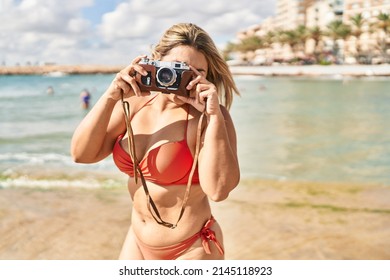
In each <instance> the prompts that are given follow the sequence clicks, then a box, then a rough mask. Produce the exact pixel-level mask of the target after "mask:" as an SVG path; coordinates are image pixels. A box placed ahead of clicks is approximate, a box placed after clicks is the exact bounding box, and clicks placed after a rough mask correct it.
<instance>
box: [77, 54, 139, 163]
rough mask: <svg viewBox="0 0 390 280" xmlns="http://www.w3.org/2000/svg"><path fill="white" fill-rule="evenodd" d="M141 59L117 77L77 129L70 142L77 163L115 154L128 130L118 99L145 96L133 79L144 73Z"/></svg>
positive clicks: (93, 160) (90, 161) (94, 160)
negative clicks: (121, 135) (114, 150)
mask: <svg viewBox="0 0 390 280" xmlns="http://www.w3.org/2000/svg"><path fill="white" fill-rule="evenodd" d="M142 57H143V56H139V57H137V58H135V59H134V60H133V62H132V63H131V64H130V65H129V66H127V67H126V68H125V69H123V70H122V71H120V72H119V73H118V74H117V75H116V77H115V79H114V80H113V81H112V82H111V84H110V86H109V87H108V89H107V90H106V92H105V93H104V94H103V95H102V96H101V97H100V99H99V100H98V102H97V103H96V105H95V106H94V107H93V108H92V110H91V111H90V112H89V113H88V115H87V116H86V117H85V118H84V119H83V120H82V122H81V123H80V125H79V126H78V127H77V129H76V130H75V132H74V134H73V138H72V143H71V155H72V157H73V160H74V161H76V162H80V163H94V162H97V161H100V160H102V159H104V158H105V157H107V156H108V155H109V154H110V153H111V152H112V148H113V146H114V143H115V140H116V138H117V137H118V135H119V134H120V133H123V132H124V131H125V128H126V126H125V123H124V119H123V112H122V107H121V103H120V102H118V100H120V99H121V96H122V94H123V96H124V97H126V98H128V97H131V96H134V95H136V96H141V94H142V93H141V91H140V89H139V87H138V85H137V83H136V81H135V79H134V78H133V77H134V73H135V72H139V73H141V74H145V70H144V69H143V68H142V67H141V66H140V65H138V62H139V61H140V60H141V58H142ZM130 74H133V75H130Z"/></svg>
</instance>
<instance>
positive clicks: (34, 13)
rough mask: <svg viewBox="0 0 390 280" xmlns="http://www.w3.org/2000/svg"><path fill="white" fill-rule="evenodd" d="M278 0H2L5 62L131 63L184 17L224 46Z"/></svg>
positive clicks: (0, 50)
mask: <svg viewBox="0 0 390 280" xmlns="http://www.w3.org/2000/svg"><path fill="white" fill-rule="evenodd" d="M275 3H276V0H261V1H257V0H256V1H254V0H240V1H227V0H197V1H188V0H66V1H64V0H0V22H1V24H0V37H1V40H0V62H3V63H5V64H6V65H15V64H16V63H19V64H21V65H23V64H26V63H32V64H36V63H44V62H52V63H58V64H111V65H115V64H116V65H117V64H122V65H123V64H126V63H127V61H131V60H132V59H133V58H134V57H135V56H137V55H140V54H149V53H150V46H151V45H153V44H155V43H156V42H157V41H158V39H159V38H160V36H161V35H162V33H163V32H164V31H165V30H166V29H167V28H169V27H170V26H171V25H173V24H175V23H178V22H193V23H195V24H198V25H199V26H201V27H202V28H204V29H205V30H206V31H207V32H208V33H209V34H210V35H211V37H212V38H213V39H214V41H215V42H216V44H217V46H218V47H220V48H223V47H224V45H225V44H226V43H227V42H228V41H232V40H234V39H235V36H236V34H237V32H239V31H240V30H242V29H244V28H246V27H248V26H251V25H253V24H257V23H260V22H261V21H262V20H264V19H265V18H267V17H269V16H272V15H273V14H274V10H275Z"/></svg>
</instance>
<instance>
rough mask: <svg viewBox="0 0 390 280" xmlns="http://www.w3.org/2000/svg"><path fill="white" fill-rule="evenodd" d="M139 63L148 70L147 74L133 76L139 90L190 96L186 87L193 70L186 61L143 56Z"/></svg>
mask: <svg viewBox="0 0 390 280" xmlns="http://www.w3.org/2000/svg"><path fill="white" fill-rule="evenodd" d="M139 64H140V65H141V66H142V67H143V68H144V69H145V70H146V71H147V72H148V75H147V76H142V75H141V74H139V73H137V74H136V76H135V79H136V81H137V83H138V86H139V88H140V89H141V91H160V92H163V93H174V94H177V95H182V96H186V97H189V96H190V92H189V91H188V90H187V89H186V87H187V85H188V83H189V82H190V81H191V79H192V77H193V71H192V70H191V69H190V67H189V66H188V65H187V64H186V63H184V62H170V61H159V60H151V59H148V58H143V59H142V60H141V61H140V62H139Z"/></svg>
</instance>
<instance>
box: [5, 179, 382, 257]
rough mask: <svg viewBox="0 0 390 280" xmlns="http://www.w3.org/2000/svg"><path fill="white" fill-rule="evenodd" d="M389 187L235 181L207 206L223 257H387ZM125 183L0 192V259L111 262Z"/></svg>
mask: <svg viewBox="0 0 390 280" xmlns="http://www.w3.org/2000/svg"><path fill="white" fill-rule="evenodd" d="M389 195H390V188H389V187H388V186H380V185H354V184H348V185H343V184H318V183H292V182H281V181H263V180H253V181H250V180H246V181H242V182H241V183H240V185H239V187H237V188H236V189H235V190H234V191H233V192H232V193H231V195H230V196H229V198H228V199H227V200H225V201H223V202H219V203H212V208H213V214H214V215H215V217H216V218H217V220H218V221H219V223H220V224H221V226H222V228H223V230H224V239H225V249H226V259H233V260H235V259H237V260H245V259H253V260H260V259H270V260H279V259H285V260H321V259H336V260H339V259H375V260H380V259H390V238H389V237H390V227H389V224H390V201H389V199H388V198H389V197H390V196H389ZM130 212H131V202H130V198H129V194H128V193H127V190H126V188H125V187H123V188H118V187H116V188H103V189H95V188H94V189H81V188H53V189H36V188H34V189H32V188H6V189H0V259H9V260H25V259H27V260H29V259H48V260H51V259H58V260H68V259H73V260H81V259H88V260H96V259H97V260H100V259H117V258H118V255H119V251H120V249H121V246H122V242H123V240H124V238H125V235H126V232H127V230H128V226H129V223H130Z"/></svg>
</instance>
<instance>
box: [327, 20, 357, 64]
mask: <svg viewBox="0 0 390 280" xmlns="http://www.w3.org/2000/svg"><path fill="white" fill-rule="evenodd" d="M327 28H328V32H327V35H328V36H329V37H330V38H331V39H332V41H333V55H334V56H335V57H336V58H339V56H340V46H339V45H338V40H340V39H342V40H344V41H345V40H346V39H347V38H348V37H349V36H350V35H351V32H352V31H351V27H350V26H349V25H346V24H344V23H343V22H342V21H341V20H335V21H332V22H330V23H329V24H328V25H327Z"/></svg>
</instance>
